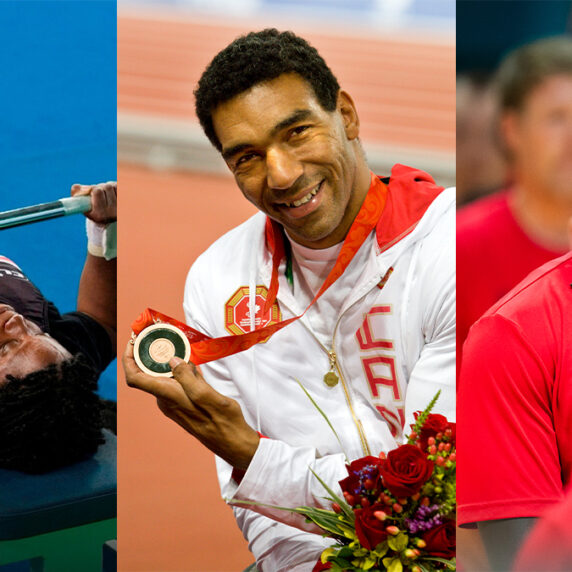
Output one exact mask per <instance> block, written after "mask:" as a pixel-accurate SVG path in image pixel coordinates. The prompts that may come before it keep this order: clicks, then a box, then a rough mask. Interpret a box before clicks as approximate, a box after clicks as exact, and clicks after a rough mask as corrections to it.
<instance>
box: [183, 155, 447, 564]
mask: <svg viewBox="0 0 572 572" xmlns="http://www.w3.org/2000/svg"><path fill="white" fill-rule="evenodd" d="M265 223H266V217H265V216H264V215H263V214H262V213H258V214H257V215H255V216H253V217H252V218H250V219H249V220H248V221H246V222H245V223H244V224H242V225H240V226H238V227H237V228H235V229H233V230H231V231H230V232H229V233H227V234H226V235H224V236H223V237H222V238H220V239H219V240H218V241H216V242H215V243H214V244H213V245H212V246H211V247H210V248H209V249H208V250H207V251H206V252H205V253H204V254H202V255H201V256H200V257H199V258H198V259H197V261H196V262H195V264H194V265H193V266H192V268H191V270H190V272H189V275H188V278H187V284H186V287H185V299H184V308H185V315H186V318H187V322H188V323H189V325H191V326H193V327H194V328H196V329H198V330H201V331H203V332H204V333H206V334H207V335H209V336H212V337H221V336H228V335H229V334H239V333H243V332H247V331H249V330H250V328H251V327H253V325H254V324H256V325H257V326H260V324H261V323H262V325H264V324H266V323H269V322H272V321H279V320H284V319H287V318H290V317H292V316H297V315H299V314H301V313H302V312H303V310H304V309H305V308H303V307H300V305H299V303H298V301H297V300H296V298H295V297H294V295H293V293H292V289H291V287H290V285H289V283H288V281H287V279H286V277H285V275H284V266H285V263H284V262H283V263H282V266H281V267H280V273H279V275H280V278H279V291H278V296H277V300H276V302H275V304H274V306H273V307H272V308H271V310H270V311H269V312H268V313H267V314H266V315H265V316H262V315H261V313H262V307H263V306H264V300H265V297H266V294H267V292H268V287H269V284H270V277H271V271H272V260H271V256H270V253H269V252H268V250H267V247H266V239H265V226H266V224H265ZM454 230H455V222H454V190H453V189H447V190H443V189H442V188H440V187H438V186H436V185H435V183H434V181H433V180H432V179H431V177H430V176H429V175H427V174H426V173H423V172H422V171H419V170H415V169H411V168H409V167H404V166H402V165H396V166H395V167H394V168H393V169H392V173H391V177H390V178H389V182H388V193H387V202H386V205H385V207H384V210H383V212H382V214H381V217H380V219H379V221H378V224H377V226H376V228H375V231H373V232H372V233H371V235H370V237H369V238H368V239H367V240H366V241H365V243H364V244H363V245H362V247H361V249H360V252H359V253H358V254H359V255H356V257H355V258H354V259H353V260H352V262H351V263H350V265H349V266H348V268H347V269H346V271H345V272H344V274H343V275H342V276H341V277H340V278H339V279H338V281H336V282H335V283H334V284H333V285H332V286H331V287H330V288H329V289H328V290H327V291H326V294H324V296H326V295H327V296H329V297H330V302H331V305H332V306H333V307H337V308H338V309H339V311H338V312H337V315H332V316H331V317H329V319H331V323H332V336H331V341H330V343H328V344H325V343H324V341H323V338H322V341H320V340H319V339H318V336H316V334H315V332H313V331H312V327H311V324H310V321H309V319H307V315H306V316H304V317H302V318H301V319H300V320H298V321H296V322H294V323H292V324H290V325H288V326H287V327H285V328H284V329H283V330H280V331H279V332H277V333H276V334H274V335H273V336H272V337H271V338H270V339H268V340H267V341H265V342H264V343H259V344H257V345H256V346H254V347H252V348H251V349H249V350H247V351H244V352H242V353H238V354H235V355H232V356H229V357H226V358H223V359H219V360H217V361H214V362H210V363H208V364H204V365H203V366H201V369H202V372H203V375H204V377H205V379H206V380H207V382H209V383H210V384H211V385H212V386H213V387H214V388H215V389H217V390H218V391H219V392H221V393H223V394H224V395H226V396H228V397H231V398H234V399H236V400H237V401H238V402H239V403H240V405H241V407H242V411H243V414H244V416H245V418H246V420H247V422H249V423H250V424H251V425H252V427H255V428H256V429H257V430H258V431H260V432H261V433H262V434H263V435H264V436H265V437H267V438H264V439H261V441H260V445H259V447H258V450H257V452H256V454H255V456H254V458H253V460H252V462H251V463H250V466H249V468H248V470H247V471H246V473H245V475H244V476H243V478H242V479H241V480H240V482H237V481H236V480H235V477H236V475H235V476H234V477H233V473H232V467H230V466H229V465H228V464H227V463H225V462H224V461H222V460H221V459H217V469H218V475H219V480H220V484H221V488H222V493H223V496H224V497H225V498H226V499H229V500H230V499H235V500H247V501H254V502H259V503H264V504H271V505H277V506H289V507H296V506H302V505H314V506H326V503H325V501H324V500H323V498H322V497H323V496H324V495H325V491H324V490H323V488H322V486H321V485H320V483H319V482H318V481H317V479H316V478H315V477H314V476H313V475H312V473H311V472H310V470H309V468H312V469H313V470H314V471H315V472H316V473H317V474H318V475H320V477H321V478H322V479H324V480H325V481H326V482H328V483H329V484H330V485H331V486H332V487H336V486H337V482H338V480H340V479H342V478H343V477H344V476H346V475H347V472H346V470H345V459H346V455H347V457H348V458H349V460H353V459H356V458H359V457H362V456H364V455H369V454H371V455H378V454H379V453H380V452H381V451H385V452H386V451H389V450H391V449H393V448H395V447H396V446H397V445H398V444H401V442H403V437H404V434H407V433H408V432H409V424H410V423H412V422H413V413H414V412H415V411H419V410H423V409H424V408H425V407H426V405H427V404H428V403H429V401H430V400H431V399H432V397H433V396H434V395H435V393H436V392H437V391H438V390H439V389H440V390H441V396H440V398H439V400H438V402H437V405H436V407H435V409H434V411H435V412H439V413H442V414H444V415H446V416H447V417H448V419H449V420H453V419H454V417H455V247H454V244H455V242H454V241H455V236H454ZM362 249H364V250H362ZM342 284H345V287H344V288H342V287H341V285H342ZM254 290H256V297H254V296H253V297H252V299H251V297H250V292H254ZM338 292H343V295H340V294H339V293H338ZM336 296H337V298H336ZM310 311H312V310H311V309H310V310H309V312H310ZM334 314H335V313H334ZM329 371H333V373H335V377H336V378H337V379H338V382H337V383H335V385H328V384H326V383H325V382H324V374H325V373H327V372H329ZM300 384H302V385H303V386H304V388H305V389H306V390H307V391H308V392H309V393H310V394H311V396H312V397H313V399H314V400H315V401H316V403H317V404H318V405H319V407H320V408H321V409H322V411H324V412H325V413H326V415H327V416H328V418H329V419H330V421H331V423H332V425H333V426H334V428H335V429H336V432H337V434H338V436H339V438H340V441H341V445H340V443H339V442H338V440H337V438H336V436H335V435H334V433H333V432H332V431H331V429H330V428H329V427H328V425H327V423H326V422H325V420H324V419H323V417H322V416H321V415H320V413H319V411H318V410H317V409H316V407H315V406H314V405H313V404H312V402H311V401H310V399H309V398H308V397H307V396H306V394H305V393H304V391H303V390H302V388H301V387H300ZM234 511H235V516H236V519H237V521H238V524H239V526H240V528H241V529H242V531H243V533H244V535H245V537H246V538H247V539H248V541H249V545H250V549H251V551H252V552H253V553H254V555H255V556H256V559H257V564H258V567H259V569H262V570H264V571H265V572H279V571H282V570H289V571H293V570H300V571H302V570H311V569H312V567H313V564H314V563H315V562H316V560H317V558H318V557H319V555H320V552H321V551H322V550H323V549H324V548H325V547H326V546H328V545H330V544H331V543H332V542H331V541H327V540H324V539H323V538H321V536H319V535H318V534H315V533H312V532H316V530H317V529H313V527H312V525H309V524H306V523H305V522H304V519H303V517H300V516H299V515H292V514H290V513H288V512H285V511H280V510H277V509H271V508H267V507H263V506H254V505H249V508H244V505H242V506H237V505H235V506H234Z"/></svg>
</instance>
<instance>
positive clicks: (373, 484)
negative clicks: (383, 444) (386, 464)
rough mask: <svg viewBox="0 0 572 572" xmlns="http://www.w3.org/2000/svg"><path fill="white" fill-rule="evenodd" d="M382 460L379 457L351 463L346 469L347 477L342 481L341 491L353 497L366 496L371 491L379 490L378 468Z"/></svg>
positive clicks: (365, 458) (364, 458) (369, 457)
mask: <svg viewBox="0 0 572 572" xmlns="http://www.w3.org/2000/svg"><path fill="white" fill-rule="evenodd" d="M381 464H382V460H381V459H380V458H379V457H372V456H368V457H362V458H361V459H356V460H355V461H352V462H351V463H350V464H349V465H348V466H347V467H346V468H347V470H348V475H349V476H348V477H346V478H345V479H342V480H341V481H340V482H339V483H340V487H341V489H342V491H344V492H348V493H350V494H352V495H354V496H356V495H363V494H367V491H370V490H372V489H376V490H379V489H380V485H381V483H380V477H379V468H380V466H381Z"/></svg>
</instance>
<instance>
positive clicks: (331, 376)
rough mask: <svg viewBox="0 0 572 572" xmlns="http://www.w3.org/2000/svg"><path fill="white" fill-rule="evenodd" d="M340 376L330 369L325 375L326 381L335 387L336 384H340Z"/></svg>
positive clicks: (328, 384) (329, 385)
mask: <svg viewBox="0 0 572 572" xmlns="http://www.w3.org/2000/svg"><path fill="white" fill-rule="evenodd" d="M338 381H339V379H338V376H337V375H336V374H335V373H334V372H333V371H329V372H328V373H327V374H326V375H325V376H324V383H325V384H326V385H327V386H328V387H334V386H335V385H337V384H338Z"/></svg>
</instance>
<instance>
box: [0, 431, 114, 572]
mask: <svg viewBox="0 0 572 572" xmlns="http://www.w3.org/2000/svg"><path fill="white" fill-rule="evenodd" d="M104 434H105V443H104V444H103V445H101V446H100V447H99V449H98V450H97V452H96V454H95V455H94V456H93V457H91V458H90V459H87V460H86V461H83V462H81V463H76V464H74V465H70V466H68V467H64V468H63V469H59V470H57V471H52V472H50V473H46V474H44V475H25V474H23V473H19V472H17V471H6V470H0V541H3V540H17V539H19V538H24V537H28V536H36V535H38V534H45V533H48V532H52V531H56V530H59V529H66V528H71V527H74V526H82V525H84V524H87V523H89V522H98V521H102V520H107V519H109V518H114V517H115V516H116V515H117V438H116V437H115V435H113V434H112V433H110V432H109V431H107V430H105V431H104ZM78 572H79V571H78Z"/></svg>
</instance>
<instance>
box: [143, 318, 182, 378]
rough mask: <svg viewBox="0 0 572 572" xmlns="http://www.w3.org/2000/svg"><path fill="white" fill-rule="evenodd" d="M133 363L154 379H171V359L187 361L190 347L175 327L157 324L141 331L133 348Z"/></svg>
mask: <svg viewBox="0 0 572 572" xmlns="http://www.w3.org/2000/svg"><path fill="white" fill-rule="evenodd" d="M133 351H134V357H135V362H136V363H137V365H138V366H139V368H140V369H141V370H143V371H144V372H145V373H148V374H149V375H153V376H156V377H173V372H172V371H171V368H170V366H169V360H170V359H171V358H172V357H175V356H176V357H179V358H181V359H182V360H184V361H189V358H190V357H191V345H190V343H189V340H188V339H187V337H186V336H185V334H184V333H183V332H182V331H181V330H180V329H179V328H177V327H176V326H173V325H171V324H165V323H162V322H159V323H157V324H153V325H151V326H148V327H146V328H145V329H144V330H142V331H141V332H140V333H139V335H138V336H137V338H136V339H135V344H134V347H133Z"/></svg>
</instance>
